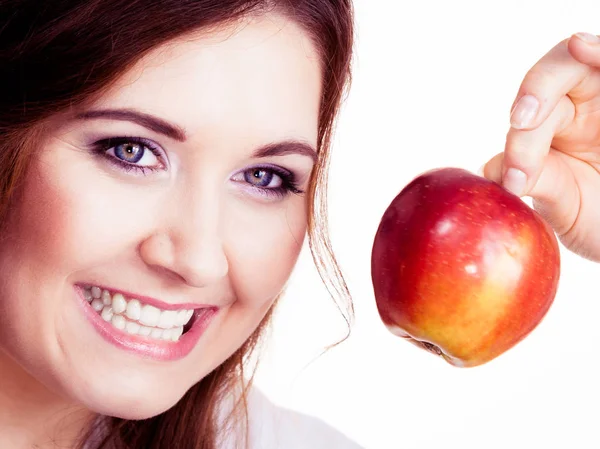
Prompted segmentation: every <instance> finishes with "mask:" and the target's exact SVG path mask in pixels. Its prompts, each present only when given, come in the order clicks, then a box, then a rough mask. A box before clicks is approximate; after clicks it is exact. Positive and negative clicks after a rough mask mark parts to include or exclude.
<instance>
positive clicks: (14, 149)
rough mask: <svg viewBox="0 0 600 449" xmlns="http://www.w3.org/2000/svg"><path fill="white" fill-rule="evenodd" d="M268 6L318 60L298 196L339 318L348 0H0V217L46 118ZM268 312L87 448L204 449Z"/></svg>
mask: <svg viewBox="0 0 600 449" xmlns="http://www.w3.org/2000/svg"><path fill="white" fill-rule="evenodd" d="M272 8H275V9H276V10H277V12H279V13H281V14H283V15H285V16H286V17H288V18H289V19H291V20H293V21H294V22H295V23H297V24H299V25H300V26H301V27H302V28H303V29H304V30H305V31H306V32H307V33H308V34H309V35H310V36H311V37H312V40H313V42H314V44H315V46H316V48H317V50H318V51H319V53H320V56H321V59H322V68H323V93H322V102H321V110H320V117H319V132H318V150H319V157H318V160H317V164H316V166H315V169H314V171H313V174H312V180H311V187H310V189H309V191H308V195H309V198H308V199H309V201H310V209H309V210H310V214H309V220H308V239H309V246H310V250H311V253H312V255H313V258H314V260H315V263H316V266H317V269H318V271H319V274H320V276H321V279H322V280H323V282H324V283H325V285H326V287H327V289H328V291H329V292H330V294H331V295H332V297H333V298H334V300H335V301H336V304H337V305H338V308H339V309H340V311H341V312H342V314H343V316H344V317H345V319H346V321H347V322H348V323H350V321H351V319H352V317H353V308H352V302H351V299H350V295H349V292H348V289H347V286H346V284H345V282H344V280H343V277H342V275H341V272H340V270H339V268H338V265H337V262H336V260H335V257H334V255H333V252H332V249H331V245H330V242H329V238H328V233H327V225H326V210H327V201H326V200H327V198H326V194H325V188H326V182H327V172H328V166H329V153H330V152H329V147H330V142H331V135H332V130H333V127H334V121H335V117H336V115H337V111H338V109H339V105H340V102H341V101H342V98H343V96H344V94H345V92H346V89H347V87H348V85H349V81H350V65H351V54H352V45H353V11H352V4H351V0H127V1H124V0H62V1H39V0H6V1H1V2H0V17H2V18H3V21H4V23H2V24H0V218H3V217H5V216H6V214H7V213H8V212H9V210H10V201H11V198H12V197H13V193H14V192H15V191H16V189H17V188H18V185H19V182H20V181H21V180H22V179H23V176H24V174H25V173H26V171H27V167H28V161H29V159H30V157H31V155H32V153H33V148H34V146H35V145H34V143H35V142H36V141H38V142H39V139H40V138H41V137H40V136H42V134H43V132H42V130H43V125H44V123H46V122H47V121H48V120H49V119H50V118H52V117H53V116H55V114H57V113H60V112H62V111H68V110H69V108H71V107H73V106H79V105H82V104H85V103H86V102H89V101H90V100H91V99H93V98H96V97H97V96H99V95H101V94H102V93H103V92H105V91H106V90H107V89H108V88H109V87H110V85H111V84H112V83H114V82H115V81H116V80H117V79H118V78H119V76H120V75H122V74H123V69H124V68H127V67H131V66H132V65H133V64H134V63H135V62H137V61H138V60H139V59H140V58H141V57H143V56H144V55H145V54H147V53H148V52H149V51H151V50H153V49H154V48H156V47H157V46H159V45H161V44H164V43H166V42H167V41H170V40H173V39H175V38H177V37H181V36H183V35H185V34H188V33H191V32H194V31H197V30H200V29H209V28H211V27H218V26H221V25H224V24H234V23H236V22H238V21H239V20H241V19H243V18H244V17H247V16H248V15H250V14H259V13H262V12H266V11H267V10H270V9H272ZM270 317H271V312H269V313H268V314H267V316H266V317H265V319H264V320H263V321H262V323H261V325H260V326H259V327H258V329H256V331H255V332H254V333H253V334H252V336H251V337H250V338H249V339H248V341H246V342H245V344H244V345H243V346H242V347H241V348H239V350H238V351H236V352H235V353H234V354H233V355H232V356H231V357H230V358H229V359H228V360H226V361H225V362H224V363H223V364H221V365H220V366H219V367H218V368H216V369H215V370H214V371H213V372H211V373H210V374H209V375H207V376H206V377H205V378H203V379H202V380H201V381H200V382H198V383H197V384H196V385H195V386H194V387H192V388H191V389H190V390H189V391H188V392H187V393H186V395H185V396H184V397H183V398H182V399H181V400H180V401H179V402H178V403H177V404H176V405H175V406H174V407H172V408H171V409H170V410H168V411H166V412H164V413H162V414H160V415H158V416H155V417H152V418H149V419H145V420H139V421H130V420H123V419H117V418H110V419H109V420H108V421H107V423H106V424H107V425H108V432H107V435H108V436H107V437H106V438H105V439H104V441H103V442H102V443H100V444H99V446H98V447H115V448H118V449H121V448H140V449H142V448H143V449H161V448H165V449H166V448H173V447H175V448H178V449H183V448H194V449H214V448H215V447H216V444H217V443H216V441H217V432H218V429H217V423H216V420H217V416H216V415H217V412H218V406H219V404H220V403H221V400H223V398H225V397H226V395H227V394H228V393H230V392H231V391H232V390H233V389H234V388H236V387H237V385H239V383H240V382H241V383H242V385H241V387H242V391H243V393H244V394H242V397H241V402H240V403H239V404H237V406H236V407H235V408H234V410H240V409H241V410H242V412H245V411H246V407H245V405H246V403H245V401H246V396H245V393H246V392H247V388H248V386H249V383H247V384H243V382H244V381H243V379H244V366H245V364H246V362H247V359H248V357H249V356H250V355H251V354H252V353H253V351H254V350H255V349H256V348H257V345H258V343H259V341H260V337H261V335H262V334H263V331H264V329H265V326H266V324H267V323H268V322H269V320H270ZM250 380H251V378H250ZM234 415H235V413H233V412H232V414H231V416H230V417H233V416H234ZM246 423H247V416H246ZM92 430H93V429H92Z"/></svg>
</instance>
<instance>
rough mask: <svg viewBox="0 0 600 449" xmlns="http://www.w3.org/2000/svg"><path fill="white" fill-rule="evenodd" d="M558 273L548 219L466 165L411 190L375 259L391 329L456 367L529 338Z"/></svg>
mask: <svg viewBox="0 0 600 449" xmlns="http://www.w3.org/2000/svg"><path fill="white" fill-rule="evenodd" d="M559 274H560V253H559V247H558V242H557V239H556V236H555V235H554V232H553V231H552V229H551V228H550V226H549V225H548V224H547V223H546V222H545V221H544V220H543V219H542V217H541V216H540V215H539V214H538V213H537V212H536V211H535V210H533V209H532V208H531V207H529V206H528V205H527V204H526V203H525V202H523V201H522V200H521V199H520V198H519V197H517V196H516V195H514V194H512V193H510V192H509V191H508V190H506V189H504V188H503V187H502V186H500V185H499V184H497V183H495V182H492V181H490V180H487V179H485V178H483V177H481V176H477V175H475V174H472V173H470V172H468V171H466V170H463V169H460V168H439V169H434V170H431V171H428V172H426V173H423V174H422V175H420V176H418V177H416V178H415V179H413V180H412V181H411V182H410V183H409V184H408V185H407V186H406V187H404V189H402V191H401V192H400V193H399V194H398V195H397V196H396V197H395V198H394V199H393V200H392V202H391V204H390V205H389V207H388V208H387V209H386V211H385V213H384V214H383V217H382V219H381V222H380V224H379V227H378V229H377V233H376V235H375V239H374V242H373V249H372V254H371V278H372V283H373V289H374V294H375V300H376V304H377V309H378V312H379V315H380V317H381V320H382V321H383V323H384V324H385V326H386V327H387V328H388V329H389V330H390V331H391V332H392V333H393V334H395V335H397V336H399V337H403V338H406V339H407V340H409V341H410V342H412V343H414V344H416V345H417V346H420V347H421V348H423V349H426V350H428V351H430V352H432V353H434V354H437V355H439V356H441V357H443V358H444V359H445V360H446V361H447V362H448V363H450V364H451V365H454V366H457V367H474V366H477V365H482V364H484V363H487V362H489V361H490V360H492V359H494V358H496V357H498V356H499V355H501V354H503V353H504V352H506V351H507V350H509V349H510V348H512V347H513V346H514V345H516V344H517V343H518V342H520V341H521V340H523V339H524V338H525V337H526V336H527V335H528V334H529V333H530V332H531V331H532V330H533V329H534V328H535V327H536V326H537V325H538V324H539V323H540V322H541V320H542V319H543V317H544V316H545V315H546V312H547V311H548V309H549V308H550V306H551V305H552V302H553V301H554V297H555V295H556V291H557V288H558V278H559Z"/></svg>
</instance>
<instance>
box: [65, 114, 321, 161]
mask: <svg viewBox="0 0 600 449" xmlns="http://www.w3.org/2000/svg"><path fill="white" fill-rule="evenodd" d="M75 118H76V119H78V120H91V119H107V120H120V121H127V122H132V123H136V124H138V125H140V126H143V127H144V128H147V129H149V130H151V131H154V132H156V133H158V134H162V135H164V136H167V137H169V138H171V139H173V140H177V141H178V142H185V140H187V135H186V132H185V130H184V129H183V128H181V127H180V126H177V125H175V124H172V123H169V122H167V121H166V120H163V119H161V118H158V117H156V116H153V115H150V114H145V113H143V112H138V111H133V110H131V109H98V110H90V111H85V112H81V113H79V114H77V115H76V116H75ZM288 154H299V155H302V156H307V157H310V158H311V159H312V160H313V162H316V160H317V150H316V149H315V148H314V147H313V146H312V145H310V144H308V143H306V142H303V141H301V140H295V139H291V140H284V141H281V142H274V143H269V144H267V145H263V146H261V147H259V148H258V149H257V150H256V151H254V153H253V154H252V157H253V158H265V157H272V156H285V155H288Z"/></svg>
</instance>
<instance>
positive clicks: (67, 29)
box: [0, 0, 356, 449]
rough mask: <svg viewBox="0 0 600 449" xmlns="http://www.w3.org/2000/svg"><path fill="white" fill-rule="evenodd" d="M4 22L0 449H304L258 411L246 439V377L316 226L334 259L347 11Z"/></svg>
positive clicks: (165, 4) (50, 7)
mask: <svg viewBox="0 0 600 449" xmlns="http://www.w3.org/2000/svg"><path fill="white" fill-rule="evenodd" d="M0 17H2V18H3V21H4V22H3V23H2V26H1V27H0V67H2V70H0V77H1V78H0V86H2V87H1V89H2V92H1V93H0V132H1V135H2V138H1V139H0V142H1V143H0V154H1V156H0V157H1V158H2V159H1V161H0V167H1V168H0V170H2V171H1V175H0V179H1V180H2V187H1V192H2V194H1V198H2V217H3V222H2V243H1V244H0V265H1V267H2V270H1V273H2V274H1V275H0V277H1V279H0V286H1V287H0V290H1V292H0V296H1V297H2V301H1V302H0V304H1V306H0V307H1V309H0V310H1V313H2V317H3V326H2V327H1V329H2V330H1V331H0V348H1V349H2V351H0V366H1V368H0V410H2V411H3V412H4V413H3V414H2V415H0V416H2V418H0V429H2V431H1V432H0V447H3V448H4V447H6V448H8V447H10V448H30V447H38V448H45V447H54V443H56V445H58V446H60V447H81V446H84V447H88V448H96V447H103V448H108V447H111V448H125V447H127V448H140V449H150V448H217V447H219V448H220V447H236V448H237V447H244V444H245V440H246V439H248V440H249V443H250V445H251V447H256V448H267V447H292V445H291V444H287V443H286V441H285V440H277V439H273V438H275V437H277V434H276V435H275V436H273V435H271V432H275V433H276V432H278V431H280V426H279V424H278V423H275V421H273V422H274V423H275V424H274V425H273V427H272V428H271V429H270V430H269V429H268V428H267V429H264V425H265V423H267V422H268V420H269V417H268V416H266V415H264V414H263V413H262V412H260V413H261V414H260V415H259V416H256V417H250V418H249V419H248V420H249V422H250V424H251V425H253V427H252V428H251V429H250V432H249V434H248V435H246V432H245V431H244V427H245V426H244V424H245V422H246V417H245V416H244V412H245V410H246V399H247V394H246V393H247V391H248V388H247V386H245V385H243V384H242V380H243V375H244V370H243V365H242V363H243V362H244V361H246V359H247V358H248V357H249V355H250V353H251V351H252V349H253V348H254V347H255V345H256V344H257V342H258V340H259V337H260V335H261V332H262V330H263V329H264V327H265V325H266V324H267V323H268V320H269V316H270V311H271V309H272V306H273V304H274V303H275V302H276V299H277V298H278V296H279V295H280V294H281V293H282V291H283V289H284V287H285V284H286V281H287V279H288V277H289V275H290V272H291V270H292V267H293V265H294V264H295V262H296V259H297V256H298V254H299V251H300V249H301V247H302V244H303V240H304V235H305V233H306V231H307V229H308V232H309V234H310V236H311V243H312V245H313V246H312V248H314V249H315V250H320V252H319V253H318V259H317V260H318V261H319V267H320V268H321V269H323V270H324V271H326V269H327V268H328V267H331V266H332V262H333V259H332V257H331V255H330V254H329V253H328V252H327V250H328V248H329V247H328V242H327V238H326V235H325V228H324V227H323V221H322V220H323V218H322V217H321V216H320V213H321V211H322V210H323V209H322V206H320V203H319V198H320V195H319V192H320V190H321V189H322V185H323V183H324V181H325V169H326V166H327V159H328V145H329V137H330V133H331V129H332V123H333V119H334V116H335V113H336V110H337V108H338V105H339V102H340V98H341V96H342V94H343V90H344V87H345V85H346V83H347V79H348V75H349V67H350V54H351V46H352V11H351V6H350V3H349V1H347V0H322V1H314V0H312V1H309V0H300V1H293V2H289V1H281V2H277V1H261V0H253V1H242V0H229V1H223V0H212V1H202V0H160V1H154V0H138V1H135V0H128V1H123V0H70V1H60V2H54V1H52V2H39V1H38V0H18V1H10V2H0ZM335 273H336V272H335V270H334V274H335ZM333 280H334V283H333V287H334V288H337V290H338V292H340V293H341V294H342V296H341V298H340V300H341V301H344V300H345V298H346V296H345V292H346V290H345V286H344V283H343V281H342V280H341V278H339V277H335V276H334V277H333ZM348 310H351V309H348ZM34 311H35V313H33V312H34ZM263 405H264V401H263V402H261V401H260V398H258V400H254V399H253V400H252V401H251V404H250V409H251V410H252V409H256V408H257V407H258V409H259V411H260V408H261V407H263ZM282 416H283V415H282ZM110 417H112V418H110ZM273 419H275V418H273ZM294 419H295V418H294ZM293 430H294V434H293V435H292V436H286V435H280V437H285V438H290V439H291V442H292V443H294V444H298V447H323V446H322V444H325V443H323V442H322V441H321V440H320V439H319V437H318V433H315V432H325V434H324V435H326V438H331V443H332V445H330V446H325V447H340V448H351V447H356V446H355V445H354V444H352V443H350V442H349V441H347V440H346V439H345V438H343V437H341V436H337V435H336V434H332V433H331V432H329V433H328V432H326V431H325V430H323V427H322V426H320V427H314V428H312V427H311V428H309V429H306V428H304V429H296V428H294V429H293ZM261 432H262V434H261ZM261 435H263V436H264V438H268V440H265V439H263V438H261ZM246 436H247V437H248V438H246ZM280 444H281V445H280Z"/></svg>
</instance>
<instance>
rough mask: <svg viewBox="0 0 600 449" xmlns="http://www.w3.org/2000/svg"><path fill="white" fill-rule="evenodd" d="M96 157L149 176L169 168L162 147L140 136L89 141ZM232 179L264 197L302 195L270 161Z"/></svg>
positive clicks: (292, 179) (288, 173) (291, 178)
mask: <svg viewBox="0 0 600 449" xmlns="http://www.w3.org/2000/svg"><path fill="white" fill-rule="evenodd" d="M91 149H92V152H93V154H94V155H95V156H97V157H99V158H101V159H103V160H105V161H106V162H108V163H110V164H111V165H113V166H115V167H116V168H117V169H119V170H122V171H124V172H127V173H129V172H134V173H136V174H137V175H148V174H151V173H154V172H158V171H166V170H168V166H167V163H166V156H165V154H164V152H163V150H162V149H161V148H160V147H159V146H157V145H156V144H155V143H154V142H152V141H151V140H148V139H144V138H140V137H111V138H109V139H102V140H99V141H96V142H94V143H93V144H92V148H91ZM231 179H232V180H233V181H235V182H238V183H241V184H245V185H246V187H245V189H247V190H250V191H251V192H252V193H257V194H259V195H260V196H263V197H266V198H267V199H275V198H276V199H283V198H285V197H286V196H288V195H289V194H290V193H294V194H302V193H304V191H303V190H300V189H299V187H298V184H297V181H296V176H295V174H294V173H293V172H291V171H289V170H287V169H285V168H283V167H280V166H277V165H272V164H260V165H255V166H252V167H249V168H246V169H244V170H242V171H239V172H237V173H236V174H235V175H234V176H233V177H232V178H231Z"/></svg>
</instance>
